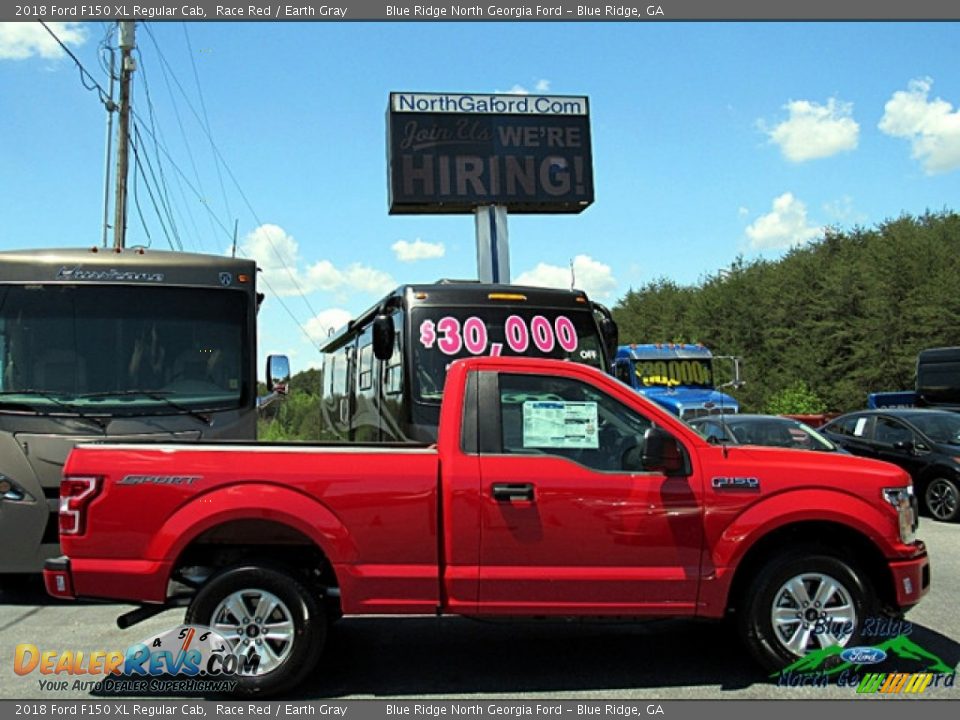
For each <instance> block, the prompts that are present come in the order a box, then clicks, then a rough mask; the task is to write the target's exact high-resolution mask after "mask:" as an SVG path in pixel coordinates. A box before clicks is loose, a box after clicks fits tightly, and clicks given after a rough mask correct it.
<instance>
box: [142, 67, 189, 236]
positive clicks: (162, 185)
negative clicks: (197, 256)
mask: <svg viewBox="0 0 960 720" xmlns="http://www.w3.org/2000/svg"><path fill="white" fill-rule="evenodd" d="M137 56H138V58H139V59H140V73H141V76H142V78H143V89H144V96H145V97H146V99H147V110H148V114H149V118H150V127H151V129H152V130H153V131H154V137H157V136H159V131H158V130H157V125H156V113H155V112H154V108H153V99H152V98H151V97H150V84H149V82H148V81H147V73H146V64H145V63H144V62H143V54H142V53H141V52H140V49H139V48H138V49H137ZM138 132H139V131H138ZM153 150H154V157H155V158H156V165H157V174H158V175H159V181H157V179H156V177H154V181H155V182H157V184H158V186H159V187H158V190H157V192H158V193H159V194H160V195H161V198H162V201H163V206H164V210H165V211H166V214H167V222H168V223H169V224H170V230H171V232H172V233H173V237H174V239H175V240H176V243H177V245H178V246H179V247H180V248H181V250H182V249H183V242H182V240H181V238H180V232H179V230H178V229H177V224H176V221H175V220H174V217H173V209H172V207H171V204H170V194H169V192H168V191H167V179H166V176H165V175H164V173H163V163H162V162H161V161H160V153H159V151H158V150H157V144H156V142H154V143H153ZM146 161H147V165H148V166H149V168H150V172H151V174H153V165H152V164H151V163H150V158H149V157H147V158H146Z"/></svg>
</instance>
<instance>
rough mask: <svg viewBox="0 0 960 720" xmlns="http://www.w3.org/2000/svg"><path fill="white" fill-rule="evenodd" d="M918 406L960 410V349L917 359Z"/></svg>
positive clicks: (928, 352)
mask: <svg viewBox="0 0 960 720" xmlns="http://www.w3.org/2000/svg"><path fill="white" fill-rule="evenodd" d="M916 404H917V405H918V406H920V407H940V408H945V409H949V410H958V409H960V347H941V348H929V349H927V350H921V351H920V354H919V355H918V356H917V395H916Z"/></svg>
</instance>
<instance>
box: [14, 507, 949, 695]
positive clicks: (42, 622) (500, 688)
mask: <svg viewBox="0 0 960 720" xmlns="http://www.w3.org/2000/svg"><path fill="white" fill-rule="evenodd" d="M920 536H921V537H922V538H923V539H924V540H925V541H926V542H927V544H928V546H929V549H930V554H931V560H932V568H933V589H932V590H931V592H930V594H929V595H928V597H927V598H926V599H925V600H924V602H922V603H921V604H920V605H919V606H918V607H917V608H915V609H914V610H913V611H912V612H911V613H910V614H909V616H908V619H909V620H910V621H911V623H912V624H913V633H912V635H911V639H912V640H913V641H914V642H916V643H917V644H919V645H921V646H922V647H923V648H925V649H926V650H928V651H929V652H932V653H934V654H936V655H937V656H938V657H940V658H941V659H943V660H944V661H945V662H947V663H948V664H949V665H951V666H953V667H956V665H957V663H958V662H960V610H958V604H957V598H958V597H960V560H958V555H960V542H958V541H960V525H945V524H941V523H934V522H932V521H930V520H928V519H924V520H923V522H922V524H921V532H920ZM126 609H128V606H122V605H106V604H79V603H58V602H55V601H52V600H50V601H48V600H47V599H46V597H45V596H44V595H43V594H42V593H41V592H38V591H37V590H36V589H32V590H31V589H29V588H28V589H26V590H22V591H20V592H16V593H10V592H8V591H4V592H2V593H0V697H2V698H7V699H11V698H17V699H28V698H29V699H38V698H44V699H50V700H53V699H68V698H73V699H79V698H88V699H89V698H90V697H91V696H90V694H89V693H87V692H83V691H80V690H77V691H56V692H53V693H51V692H49V691H43V690H41V689H40V687H39V683H38V674H37V673H33V674H31V675H27V676H22V677H21V676H17V675H16V674H15V673H14V672H13V656H14V648H15V646H16V645H17V644H18V643H26V642H29V643H33V644H35V645H37V646H38V647H40V648H43V649H54V650H58V651H62V650H66V649H74V650H84V651H93V650H98V649H100V650H104V649H124V648H126V647H128V646H129V645H131V644H132V643H135V642H138V641H140V640H143V639H144V638H146V637H148V636H151V635H153V634H156V633H159V632H162V631H165V630H168V629H170V628H172V627H175V626H176V625H177V624H179V622H180V621H181V620H182V617H183V612H182V610H181V611H174V610H171V611H168V612H166V613H163V614H162V615H158V616H156V617H154V618H152V619H151V620H149V621H147V622H144V623H142V624H140V625H135V626H134V627H132V628H130V629H127V630H119V629H117V627H116V624H115V622H114V620H115V618H116V616H117V615H118V614H120V613H121V612H123V611H124V610H126ZM853 694H854V693H853V690H852V689H850V688H839V687H835V686H831V687H828V688H812V687H802V688H784V687H777V686H775V685H773V684H771V682H770V681H769V680H767V679H766V678H765V677H764V675H763V673H761V672H759V671H758V670H757V669H756V666H754V664H753V663H752V661H751V659H750V658H749V656H748V655H747V654H746V652H745V651H744V650H743V649H742V648H741V647H740V645H739V643H738V642H737V640H736V638H734V637H733V636H732V635H731V634H730V632H729V630H728V628H727V627H725V626H723V625H718V624H713V623H701V622H691V621H676V620H671V621H652V622H645V623H634V622H603V623H596V622H591V623H587V622H563V621H529V622H526V621H524V622H519V623H517V622H514V623H510V622H481V621H475V620H465V619H461V618H443V619H436V618H413V619H410V618H407V619H394V618H362V619H346V620H342V621H341V622H339V623H337V624H336V625H335V626H334V629H333V631H332V633H331V636H330V638H329V640H328V645H327V649H326V652H325V655H324V658H323V660H322V662H321V665H320V667H319V668H318V669H317V671H316V672H315V673H314V674H313V675H312V676H311V677H310V678H309V679H308V681H307V682H306V683H305V684H304V686H303V687H302V688H300V690H299V691H298V692H297V697H299V698H308V699H312V698H337V699H349V698H402V699H410V700H412V699H419V698H452V697H456V698H492V699H507V698H562V699H573V698H584V699H607V698H610V699H618V700H626V699H649V698H657V699H709V698H730V699H755V698H798V697H802V698H831V699H837V698H850V697H851V696H852V695H853ZM955 694H957V697H960V689H953V688H948V689H941V690H937V691H930V692H929V693H926V694H925V696H926V697H934V698H940V699H947V698H952V697H954V695H955Z"/></svg>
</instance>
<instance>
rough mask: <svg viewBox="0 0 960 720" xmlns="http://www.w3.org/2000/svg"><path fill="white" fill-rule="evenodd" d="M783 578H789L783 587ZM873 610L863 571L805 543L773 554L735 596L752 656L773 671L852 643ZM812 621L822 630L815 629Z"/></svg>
mask: <svg viewBox="0 0 960 720" xmlns="http://www.w3.org/2000/svg"><path fill="white" fill-rule="evenodd" d="M788 582H789V583H793V584H791V585H790V586H789V587H788ZM829 583H833V586H831V585H830V584H829ZM834 587H835V589H832V588H834ZM818 590H819V591H820V594H819V596H818ZM824 600H825V602H824ZM802 602H808V603H809V606H803V605H802ZM816 602H820V603H821V604H820V606H819V607H815V603H816ZM774 610H778V616H779V619H778V620H777V621H776V622H775V621H774ZM798 613H799V614H800V617H799V618H796V617H795V616H796V615H797V614H798ZM878 613H879V606H878V603H877V599H876V597H875V595H874V592H873V588H872V587H871V585H870V582H869V580H868V579H867V578H866V577H865V576H864V575H862V574H861V573H858V572H857V570H856V568H855V567H854V566H852V565H851V564H850V563H848V562H847V561H845V560H841V559H840V558H837V557H833V556H831V555H826V554H823V551H822V550H814V549H811V550H809V551H807V552H806V553H803V552H801V551H798V552H795V553H792V554H790V555H788V556H785V557H780V558H775V559H773V560H771V561H770V562H768V563H767V564H766V565H765V566H763V568H761V570H760V572H759V573H758V574H757V576H756V578H755V579H754V581H753V582H752V583H750V585H749V587H748V588H747V591H746V593H745V594H744V596H743V597H742V598H741V602H740V604H739V612H738V625H739V631H740V636H741V638H742V639H743V641H744V642H745V644H746V646H747V649H748V650H749V651H750V653H751V654H752V655H753V656H754V658H756V660H757V661H758V662H759V663H760V664H761V665H762V666H763V667H764V668H766V669H767V670H768V671H771V672H776V671H777V670H780V669H782V668H784V667H786V666H787V665H789V664H790V663H792V662H794V661H795V660H797V659H798V658H800V657H803V656H804V655H807V654H809V653H810V652H813V651H815V650H817V649H819V648H821V647H826V646H829V645H837V644H839V645H843V646H846V647H855V646H856V645H858V644H860V642H861V641H862V640H863V639H864V636H863V627H864V621H865V620H866V619H867V618H869V617H876V616H877V615H878ZM817 620H819V621H820V622H819V623H818V622H817ZM818 626H819V628H820V629H821V630H825V632H818ZM841 627H842V630H841ZM850 629H852V632H849V633H847V632H845V631H847V630H850Z"/></svg>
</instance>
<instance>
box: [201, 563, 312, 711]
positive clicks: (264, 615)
mask: <svg viewBox="0 0 960 720" xmlns="http://www.w3.org/2000/svg"><path fill="white" fill-rule="evenodd" d="M186 622H187V623H188V624H196V625H205V626H207V627H209V628H211V629H212V630H214V631H216V632H217V633H219V634H220V635H221V636H222V637H223V638H224V639H225V640H226V641H227V643H228V645H229V646H230V647H229V650H230V652H231V653H232V654H234V655H236V656H237V657H238V658H240V661H239V662H238V663H237V667H239V671H238V673H237V674H236V675H234V676H233V677H231V678H229V679H230V680H236V681H237V685H236V687H235V689H234V693H235V694H238V695H256V696H259V697H265V696H267V695H275V694H277V693H280V692H283V691H285V690H289V689H290V688H292V687H293V686H295V685H297V684H298V683H299V682H300V681H301V680H303V678H304V677H305V676H306V675H307V674H308V673H309V672H310V671H311V670H312V669H313V668H314V667H315V666H316V664H317V661H318V660H319V658H320V653H321V651H322V650H323V643H324V640H325V639H326V627H327V624H326V619H325V618H324V611H323V606H322V604H321V603H318V602H317V601H316V599H315V598H314V597H313V596H312V595H311V594H310V592H309V591H308V590H307V589H306V588H305V587H304V586H303V585H302V584H301V583H300V582H299V581H298V580H297V579H296V578H294V577H293V576H291V575H288V574H287V573H285V572H281V571H279V570H274V569H271V568H267V567H262V566H259V565H241V566H237V567H232V568H227V569H225V570H223V571H221V572H220V573H218V574H217V575H215V576H214V577H212V578H211V579H210V580H209V581H208V582H207V583H206V584H205V585H204V586H203V587H202V588H201V589H200V591H199V592H198V593H197V594H196V596H194V598H193V601H192V602H191V603H190V606H189V607H188V608H187V615H186ZM224 679H227V678H224Z"/></svg>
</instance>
